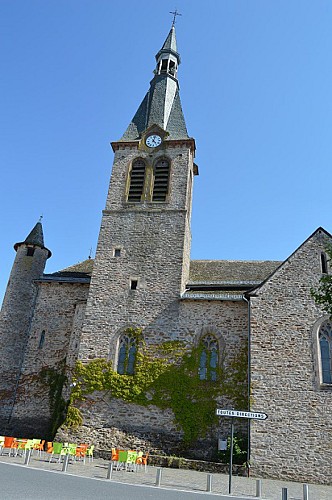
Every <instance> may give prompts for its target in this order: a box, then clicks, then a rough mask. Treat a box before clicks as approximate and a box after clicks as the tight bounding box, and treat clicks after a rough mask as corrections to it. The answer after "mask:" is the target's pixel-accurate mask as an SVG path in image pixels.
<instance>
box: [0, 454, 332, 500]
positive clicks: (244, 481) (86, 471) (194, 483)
mask: <svg viewBox="0 0 332 500" xmlns="http://www.w3.org/2000/svg"><path fill="white" fill-rule="evenodd" d="M0 462H3V463H7V464H10V463H11V464H16V465H24V458H23V457H20V456H17V457H8V455H2V456H0ZM108 466H109V462H108V461H106V460H103V459H94V460H93V462H88V461H86V463H85V464H83V462H70V463H69V465H68V469H67V474H72V475H75V476H84V477H89V478H93V479H99V480H106V478H107V471H108ZM26 467H27V466H26ZM28 467H31V468H37V469H42V470H48V471H54V472H62V467H63V464H62V463H61V464H59V463H58V462H55V461H52V463H49V455H46V453H44V454H42V456H41V457H39V456H38V455H37V454H34V455H33V456H32V457H31V459H30V463H29V465H28ZM156 473H157V468H156V467H152V466H148V467H147V470H146V472H145V471H144V468H141V469H139V470H138V471H137V472H126V471H124V470H120V471H116V470H113V473H112V478H111V480H112V481H116V482H120V483H125V484H140V485H144V486H155V484H156ZM63 474H65V473H63ZM228 479H229V478H228V475H225V474H212V493H214V494H219V495H223V496H227V495H228ZM161 486H162V487H163V488H170V489H178V490H186V491H191V492H197V493H198V492H201V493H203V492H206V487H207V474H206V473H205V472H197V471H193V470H182V469H162V479H161ZM282 488H287V492H288V500H302V499H303V485H302V484H301V483H291V482H285V481H274V480H270V479H263V480H262V499H265V500H280V499H281V498H282V497H281V493H282ZM234 496H236V497H240V498H241V497H242V498H244V499H245V498H256V479H254V478H245V477H238V476H233V479H232V497H234ZM232 497H229V498H232ZM331 499H332V486H319V485H309V500H331Z"/></svg>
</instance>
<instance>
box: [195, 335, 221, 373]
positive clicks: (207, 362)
mask: <svg viewBox="0 0 332 500" xmlns="http://www.w3.org/2000/svg"><path fill="white" fill-rule="evenodd" d="M218 360H219V347H218V341H217V339H216V337H215V336H214V335H212V334H210V333H209V334H207V335H204V337H202V338H201V341H200V358H199V378H200V380H211V381H213V382H215V381H216V380H217V367H218Z"/></svg>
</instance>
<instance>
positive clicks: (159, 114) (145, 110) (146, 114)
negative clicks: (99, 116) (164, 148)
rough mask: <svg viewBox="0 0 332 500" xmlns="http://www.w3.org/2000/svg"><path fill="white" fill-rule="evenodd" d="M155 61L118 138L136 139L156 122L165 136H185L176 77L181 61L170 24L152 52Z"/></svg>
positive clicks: (185, 130)
mask: <svg viewBox="0 0 332 500" xmlns="http://www.w3.org/2000/svg"><path fill="white" fill-rule="evenodd" d="M156 62H157V65H156V69H155V70H154V74H155V76H154V78H153V79H152V80H151V82H150V89H149V91H148V92H147V94H146V96H145V97H144V99H143V101H142V103H141V105H140V106H139V108H138V110H137V112H136V114H135V116H134V118H133V119H132V121H131V123H130V124H129V126H128V128H127V130H126V132H125V133H124V134H123V136H122V138H121V141H135V140H139V139H140V138H141V136H142V134H143V133H144V131H145V130H147V129H148V128H149V127H151V126H152V125H158V126H159V127H161V128H162V129H163V130H165V131H166V132H168V138H169V139H188V132H187V128H186V124H185V120H184V116H183V111H182V107H181V101H180V95H179V83H178V80H177V71H178V66H179V64H180V62H181V60H180V55H179V54H178V52H177V44H176V35H175V26H174V25H172V27H171V29H170V32H169V33H168V35H167V37H166V40H165V42H164V44H163V46H162V48H161V49H160V50H159V52H158V53H157V55H156Z"/></svg>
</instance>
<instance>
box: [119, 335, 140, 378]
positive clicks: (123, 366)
mask: <svg viewBox="0 0 332 500" xmlns="http://www.w3.org/2000/svg"><path fill="white" fill-rule="evenodd" d="M136 353H137V346H136V338H135V337H134V336H133V335H132V334H131V333H125V334H123V335H122V336H121V337H120V340H119V357H118V367H117V372H118V373H120V374H121V375H133V374H134V371H135V361H136Z"/></svg>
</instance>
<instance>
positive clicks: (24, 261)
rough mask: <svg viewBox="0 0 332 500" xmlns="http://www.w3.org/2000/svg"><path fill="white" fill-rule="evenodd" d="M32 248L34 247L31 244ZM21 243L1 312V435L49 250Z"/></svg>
mask: <svg viewBox="0 0 332 500" xmlns="http://www.w3.org/2000/svg"><path fill="white" fill-rule="evenodd" d="M30 247H31V245H30ZM27 249H28V245H25V244H23V243H22V244H20V245H19V246H18V248H17V253H16V256H15V261H14V264H13V267H12V270H11V274H10V277H9V281H8V285H7V289H6V293H5V297H4V301H3V304H2V309H1V313H0V359H1V377H0V402H1V404H0V433H4V432H7V429H8V428H9V427H8V420H9V419H10V416H11V413H12V410H13V404H14V395H15V390H16V387H17V383H18V377H19V373H20V370H21V366H22V362H23V356H24V350H25V347H26V343H27V341H28V332H29V328H30V324H31V319H32V315H33V311H34V305H35V301H36V298H37V287H36V285H35V281H34V280H36V279H38V278H39V277H40V276H41V275H42V273H43V271H44V268H45V263H46V259H47V258H48V250H47V249H45V248H39V247H35V248H34V253H33V255H32V256H28V255H27Z"/></svg>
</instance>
